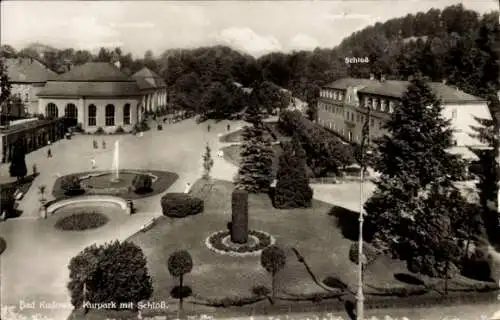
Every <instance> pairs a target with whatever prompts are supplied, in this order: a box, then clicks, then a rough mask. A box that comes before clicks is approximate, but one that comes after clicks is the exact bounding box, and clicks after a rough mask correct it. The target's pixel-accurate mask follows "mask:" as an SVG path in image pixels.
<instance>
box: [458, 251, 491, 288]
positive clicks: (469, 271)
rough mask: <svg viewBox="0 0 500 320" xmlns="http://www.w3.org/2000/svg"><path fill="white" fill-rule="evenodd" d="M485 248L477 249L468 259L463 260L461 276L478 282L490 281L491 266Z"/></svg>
mask: <svg viewBox="0 0 500 320" xmlns="http://www.w3.org/2000/svg"><path fill="white" fill-rule="evenodd" d="M488 255H489V254H488V249H487V247H477V248H476V249H475V251H474V253H473V254H472V255H471V257H470V258H467V259H464V261H463V265H462V274H463V275H464V276H466V277H468V278H471V279H474V280H480V281H491V280H492V276H491V266H490V261H489V260H490V259H489V257H488Z"/></svg>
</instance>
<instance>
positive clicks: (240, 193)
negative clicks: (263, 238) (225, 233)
mask: <svg viewBox="0 0 500 320" xmlns="http://www.w3.org/2000/svg"><path fill="white" fill-rule="evenodd" d="M231 205H232V208H231V209H232V220H231V241H232V242H234V243H237V244H244V243H246V242H247V241H248V192H246V191H244V190H235V191H233V193H232V196H231Z"/></svg>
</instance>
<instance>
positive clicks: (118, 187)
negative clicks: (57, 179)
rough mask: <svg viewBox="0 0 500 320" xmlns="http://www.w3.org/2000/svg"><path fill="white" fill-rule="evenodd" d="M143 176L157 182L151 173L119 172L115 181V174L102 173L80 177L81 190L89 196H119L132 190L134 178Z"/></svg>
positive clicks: (156, 178) (109, 172)
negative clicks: (93, 194) (95, 194)
mask: <svg viewBox="0 0 500 320" xmlns="http://www.w3.org/2000/svg"><path fill="white" fill-rule="evenodd" d="M144 174H145V175H148V176H150V177H151V180H152V181H153V183H155V181H156V180H158V177H157V176H155V175H153V174H151V173H147V172H137V171H132V170H120V173H119V178H118V179H116V176H115V175H116V173H115V172H113V171H104V172H97V173H91V174H87V175H85V176H82V177H80V182H81V184H82V188H83V189H85V192H86V193H89V194H92V193H99V194H120V193H126V192H128V191H129V189H130V188H132V184H133V183H132V182H133V180H134V178H135V177H136V176H138V175H144Z"/></svg>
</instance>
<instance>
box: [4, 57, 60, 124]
mask: <svg viewBox="0 0 500 320" xmlns="http://www.w3.org/2000/svg"><path fill="white" fill-rule="evenodd" d="M4 64H5V67H6V71H7V76H8V77H9V82H10V85H11V95H12V96H16V97H18V98H19V100H20V101H21V102H22V103H20V104H16V105H12V106H2V115H5V116H11V117H16V118H22V117H26V116H28V115H29V114H31V115H33V114H35V113H37V110H38V96H37V94H38V93H39V92H40V91H41V90H42V89H43V87H44V86H45V83H46V82H47V80H49V79H52V78H55V77H56V76H57V73H55V72H54V71H52V70H50V69H49V68H47V67H46V66H45V65H44V64H43V63H41V62H40V61H38V60H36V59H33V58H11V59H5V60H4Z"/></svg>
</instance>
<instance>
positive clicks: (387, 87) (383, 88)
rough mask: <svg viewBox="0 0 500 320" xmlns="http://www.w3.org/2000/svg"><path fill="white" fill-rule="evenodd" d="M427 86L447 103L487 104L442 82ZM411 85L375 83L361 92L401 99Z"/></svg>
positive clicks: (406, 82)
mask: <svg viewBox="0 0 500 320" xmlns="http://www.w3.org/2000/svg"><path fill="white" fill-rule="evenodd" d="M427 84H428V85H429V87H430V88H431V90H432V91H434V94H435V95H436V96H437V97H438V98H440V99H441V100H442V101H443V102H446V103H472V102H486V100H484V99H482V98H479V97H476V96H473V95H470V94H468V93H465V92H463V91H461V90H459V89H457V88H453V87H451V86H449V85H446V84H444V83H441V82H428V83H427ZM409 85H410V82H409V81H401V80H385V81H373V82H372V83H371V84H369V85H367V86H365V87H364V88H362V89H360V90H359V92H360V93H369V94H377V95H381V96H387V97H394V98H401V97H402V96H403V94H404V93H405V92H406V90H407V88H408V86H409Z"/></svg>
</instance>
